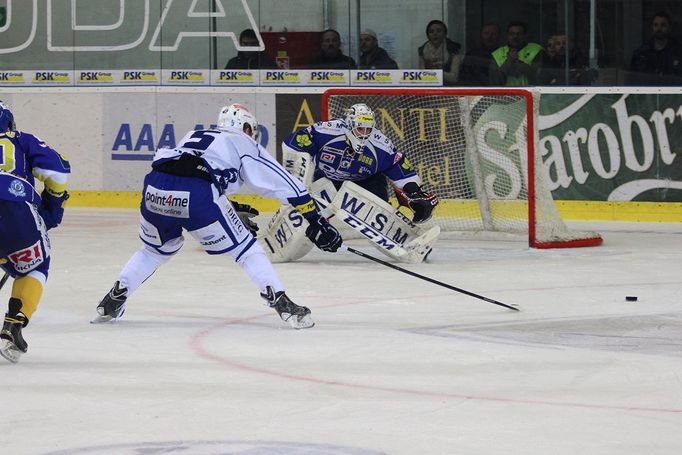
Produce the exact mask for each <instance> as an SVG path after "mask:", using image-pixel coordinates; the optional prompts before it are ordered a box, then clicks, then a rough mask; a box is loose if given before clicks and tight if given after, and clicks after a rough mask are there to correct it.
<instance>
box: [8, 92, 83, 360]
mask: <svg viewBox="0 0 682 455" xmlns="http://www.w3.org/2000/svg"><path fill="white" fill-rule="evenodd" d="M70 172H71V168H70V166H69V162H68V161H66V159H64V157H63V156H61V155H60V154H59V153H57V152H56V151H55V150H53V149H52V148H51V147H49V146H48V145H47V144H46V143H45V142H44V141H42V140H41V139H40V138H38V137H36V136H34V135H33V134H29V133H26V132H23V131H17V129H16V125H15V123H14V115H13V114H12V111H11V110H10V109H9V107H8V106H7V105H6V104H4V103H3V102H2V101H0V266H1V267H2V269H3V271H4V272H5V277H4V278H3V282H4V280H5V279H7V278H8V277H9V276H11V277H13V278H14V281H13V283H12V292H11V297H10V299H9V304H8V308H7V312H6V313H5V319H4V321H3V325H2V330H0V354H1V355H2V356H3V357H5V358H6V359H7V360H9V361H10V362H13V363H16V362H17V361H19V358H20V357H21V355H22V354H24V353H25V352H26V351H27V350H28V343H26V340H25V339H24V337H23V334H22V329H23V328H24V327H26V326H27V325H28V322H29V320H30V319H31V317H32V316H33V313H35V311H36V309H37V308H38V303H39V302H40V297H41V296H42V293H43V287H44V286H45V282H46V281H47V275H48V271H49V268H50V239H49V238H48V235H47V231H48V230H49V229H52V228H54V227H57V226H58V225H59V224H60V223H61V221H62V217H63V216H64V208H63V204H64V202H65V201H66V200H67V199H68V193H67V192H66V181H67V176H68V174H69V173H70ZM36 179H38V180H40V181H42V182H43V190H42V192H40V193H39V192H38V190H37V189H36V183H35V181H36Z"/></svg>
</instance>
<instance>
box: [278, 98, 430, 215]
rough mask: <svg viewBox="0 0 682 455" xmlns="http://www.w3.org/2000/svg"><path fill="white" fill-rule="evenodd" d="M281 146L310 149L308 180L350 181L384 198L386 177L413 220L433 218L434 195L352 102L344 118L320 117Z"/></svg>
mask: <svg viewBox="0 0 682 455" xmlns="http://www.w3.org/2000/svg"><path fill="white" fill-rule="evenodd" d="M282 147H283V148H284V149H285V150H289V151H295V152H302V153H307V154H309V155H310V156H311V157H312V159H313V163H314V165H315V168H314V173H313V178H312V180H313V181H315V180H318V179H320V178H322V177H326V178H328V179H329V180H331V181H332V182H333V183H334V186H335V187H336V188H337V189H338V188H339V187H340V186H341V184H342V183H343V182H344V181H347V180H350V181H352V182H355V183H356V184H358V185H359V186H360V187H362V188H364V189H366V190H368V191H369V192H371V193H373V194H375V195H376V196H378V197H380V198H381V199H383V200H384V201H388V189H387V184H386V178H388V179H389V180H390V182H391V183H392V185H393V186H394V189H395V192H396V196H397V197H398V201H399V202H400V203H401V204H402V205H405V206H407V207H409V208H410V209H411V210H412V211H413V212H414V217H413V219H412V221H413V222H415V223H423V222H425V221H427V220H428V219H429V218H431V215H432V213H433V209H434V208H435V207H436V205H437V204H438V198H437V197H436V195H435V194H433V193H428V192H425V191H423V190H422V188H421V187H420V179H419V176H418V175H417V173H416V172H415V170H414V168H413V167H412V165H411V164H410V162H409V161H408V159H407V158H406V157H405V155H404V154H403V153H402V152H400V151H399V150H397V149H396V147H395V146H394V145H393V143H392V142H391V140H390V139H389V138H388V137H386V136H385V135H384V134H383V133H382V132H381V131H379V129H377V128H375V119H374V112H373V111H372V110H371V109H370V108H369V107H368V106H367V105H366V104H355V105H353V106H351V107H350V109H348V112H347V114H346V117H345V118H344V119H336V120H330V121H328V122H319V123H316V124H314V125H311V126H309V127H307V128H303V129H300V130H298V131H295V132H294V133H292V134H291V135H289V136H288V137H287V138H286V139H284V142H283V143H282Z"/></svg>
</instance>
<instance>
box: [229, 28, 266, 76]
mask: <svg viewBox="0 0 682 455" xmlns="http://www.w3.org/2000/svg"><path fill="white" fill-rule="evenodd" d="M239 45H240V46H245V47H253V48H257V47H258V37H257V36H256V32H254V31H253V30H252V29H250V28H247V29H246V30H243V31H242V32H241V33H240V34H239ZM274 68H277V63H275V61H274V60H273V59H272V58H270V56H269V55H268V54H266V53H265V51H239V52H237V56H236V57H233V58H231V59H230V60H229V61H228V62H227V65H225V69H226V70H258V69H274Z"/></svg>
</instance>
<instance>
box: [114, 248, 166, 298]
mask: <svg viewBox="0 0 682 455" xmlns="http://www.w3.org/2000/svg"><path fill="white" fill-rule="evenodd" d="M172 256H173V255H170V254H169V255H165V254H160V253H157V252H156V251H155V250H153V249H151V248H149V247H146V246H143V247H142V248H140V249H139V250H137V251H136V252H135V254H133V255H132V256H131V258H130V259H128V262H127V263H126V265H125V266H124V267H123V270H121V274H120V275H119V276H118V281H120V282H121V285H122V286H123V287H125V288H127V289H128V292H127V294H126V297H130V295H131V294H132V293H133V292H135V290H136V289H137V288H139V287H140V285H141V284H142V283H144V281H145V280H146V279H147V278H149V277H150V276H152V274H153V273H154V272H155V271H156V269H158V268H159V267H161V266H162V265H163V264H165V263H166V262H168V261H169V260H170V258H171V257H172Z"/></svg>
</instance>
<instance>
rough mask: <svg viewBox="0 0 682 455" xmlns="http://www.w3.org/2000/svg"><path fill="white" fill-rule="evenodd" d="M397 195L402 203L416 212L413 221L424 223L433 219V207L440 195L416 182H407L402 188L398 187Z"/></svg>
mask: <svg viewBox="0 0 682 455" xmlns="http://www.w3.org/2000/svg"><path fill="white" fill-rule="evenodd" d="M395 195H396V197H397V198H398V202H399V203H400V205H404V206H405V207H409V208H410V210H412V211H413V212H414V217H413V218H412V222H413V223H423V222H425V221H428V220H430V219H431V216H432V214H433V209H435V208H436V206H437V205H438V196H436V195H435V194H433V193H427V192H426V191H424V190H422V189H421V188H419V185H417V184H416V183H414V182H409V183H406V184H405V186H404V187H403V188H402V189H399V188H396V189H395Z"/></svg>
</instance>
